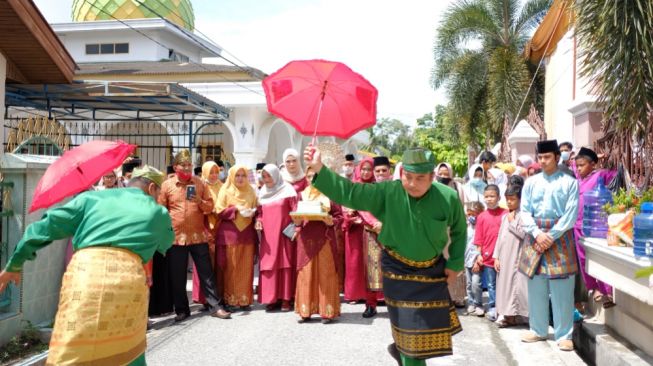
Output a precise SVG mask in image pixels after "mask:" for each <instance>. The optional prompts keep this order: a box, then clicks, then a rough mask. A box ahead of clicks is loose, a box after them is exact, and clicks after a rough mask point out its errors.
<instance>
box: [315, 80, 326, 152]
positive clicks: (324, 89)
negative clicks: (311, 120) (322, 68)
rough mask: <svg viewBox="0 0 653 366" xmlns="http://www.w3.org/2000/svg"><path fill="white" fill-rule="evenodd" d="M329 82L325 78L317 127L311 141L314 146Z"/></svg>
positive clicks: (318, 109) (318, 108) (316, 122)
mask: <svg viewBox="0 0 653 366" xmlns="http://www.w3.org/2000/svg"><path fill="white" fill-rule="evenodd" d="M328 83H329V81H328V80H325V81H324V84H323V85H322V96H321V98H320V105H319V107H317V120H316V121H315V129H314V130H313V140H312V141H311V145H313V146H315V143H316V140H317V125H319V124H320V115H321V114H322V104H324V97H325V96H326V88H327V84H328Z"/></svg>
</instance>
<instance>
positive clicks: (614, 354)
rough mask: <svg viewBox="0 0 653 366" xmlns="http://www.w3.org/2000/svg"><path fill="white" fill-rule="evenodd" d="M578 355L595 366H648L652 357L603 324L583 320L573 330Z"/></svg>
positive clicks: (651, 361)
mask: <svg viewBox="0 0 653 366" xmlns="http://www.w3.org/2000/svg"><path fill="white" fill-rule="evenodd" d="M574 344H575V346H576V348H577V351H578V353H579V354H580V355H581V356H582V357H583V358H584V359H585V360H586V361H587V362H589V363H590V364H592V365H596V366H620V365H624V366H649V365H653V357H650V356H648V355H646V354H645V353H644V352H643V351H641V350H639V349H637V348H636V347H634V346H632V345H631V344H630V343H628V341H626V340H624V339H622V338H621V337H619V336H618V335H616V334H614V333H613V332H611V331H610V329H609V328H608V327H606V326H605V324H603V323H600V322H593V321H591V320H585V321H583V323H581V324H580V325H578V326H577V327H576V328H575V330H574Z"/></svg>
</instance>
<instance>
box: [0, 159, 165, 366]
mask: <svg viewBox="0 0 653 366" xmlns="http://www.w3.org/2000/svg"><path fill="white" fill-rule="evenodd" d="M162 181H163V174H162V173H161V172H159V171H158V170H156V169H154V168H151V167H148V166H145V167H144V168H142V169H135V170H134V172H133V174H132V179H131V180H130V181H129V186H130V188H125V189H108V190H103V191H96V192H85V193H82V194H80V195H78V196H77V197H75V198H73V199H72V200H71V201H70V202H68V203H67V204H65V205H63V206H61V207H57V208H53V209H50V210H48V211H47V212H46V213H45V215H44V216H43V218H42V219H41V220H40V221H37V222H35V223H33V224H32V225H30V226H29V227H28V228H27V230H26V231H25V235H24V236H23V238H22V240H21V241H20V242H19V243H18V244H17V246H16V249H15V251H14V253H13V255H12V256H11V258H10V259H9V261H8V263H7V267H6V268H5V270H4V271H2V272H1V273H0V293H1V292H2V291H3V290H4V289H5V287H6V286H7V284H8V282H9V281H13V282H14V283H16V284H18V283H19V282H20V277H21V276H20V272H21V270H22V267H23V263H24V262H25V261H27V260H31V259H34V258H35V257H36V251H37V250H39V249H41V248H43V247H45V246H47V245H49V244H50V243H51V242H52V241H54V240H59V239H64V238H67V237H71V236H74V238H73V249H74V251H75V254H74V255H73V258H72V260H71V262H70V264H69V265H68V267H67V269H66V272H65V273H64V277H63V281H62V285H61V294H60V298H59V308H58V311H57V316H56V319H55V324H54V330H53V332H52V338H51V340H50V350H49V354H48V360H47V364H48V365H59V364H96V365H101V364H106V365H125V364H132V365H144V364H145V357H144V352H145V346H146V344H145V330H146V326H147V298H148V297H147V291H148V289H147V285H146V279H145V273H144V270H143V263H146V262H147V261H149V260H150V259H151V258H152V256H153V255H154V252H156V251H158V252H160V253H165V252H166V250H167V249H168V248H170V246H171V245H172V241H173V239H174V233H173V231H172V223H171V220H170V215H169V214H168V211H167V210H166V209H165V208H164V207H162V206H160V205H158V204H157V202H156V197H157V196H158V193H159V190H160V186H161V182H162ZM125 202H129V204H130V207H129V209H128V210H125V209H124V207H125V206H124V204H125Z"/></svg>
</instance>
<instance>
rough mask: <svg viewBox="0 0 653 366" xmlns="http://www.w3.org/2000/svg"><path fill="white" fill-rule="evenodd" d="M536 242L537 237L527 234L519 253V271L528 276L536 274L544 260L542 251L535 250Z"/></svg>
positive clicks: (531, 276)
mask: <svg viewBox="0 0 653 366" xmlns="http://www.w3.org/2000/svg"><path fill="white" fill-rule="evenodd" d="M534 242H535V239H533V237H532V236H531V235H527V236H526V240H525V241H524V245H522V250H521V252H520V253H519V272H521V273H523V274H525V275H526V276H528V278H533V276H535V274H536V273H537V270H538V269H539V267H540V262H541V261H542V253H540V252H538V251H537V250H535V247H534V246H533V244H534Z"/></svg>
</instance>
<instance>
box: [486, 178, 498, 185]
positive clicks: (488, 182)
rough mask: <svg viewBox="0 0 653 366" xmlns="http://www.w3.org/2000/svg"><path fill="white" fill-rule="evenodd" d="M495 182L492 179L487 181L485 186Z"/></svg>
mask: <svg viewBox="0 0 653 366" xmlns="http://www.w3.org/2000/svg"><path fill="white" fill-rule="evenodd" d="M495 182H496V180H494V179H493V178H491V179H488V180H487V184H495Z"/></svg>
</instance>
